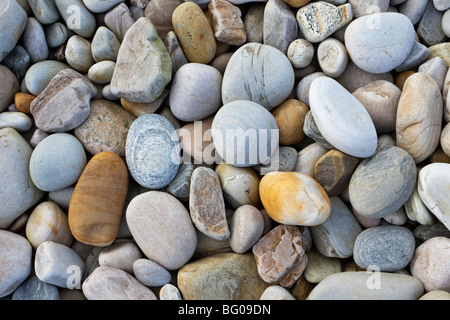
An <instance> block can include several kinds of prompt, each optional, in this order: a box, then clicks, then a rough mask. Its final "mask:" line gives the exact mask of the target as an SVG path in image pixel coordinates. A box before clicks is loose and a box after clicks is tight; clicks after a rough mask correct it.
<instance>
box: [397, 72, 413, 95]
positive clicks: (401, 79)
mask: <svg viewBox="0 0 450 320" xmlns="http://www.w3.org/2000/svg"><path fill="white" fill-rule="evenodd" d="M414 73H415V72H414V71H412V70H407V71H403V72H401V73H399V74H398V75H397V76H396V77H395V81H394V83H395V85H396V86H397V87H398V88H399V89H400V90H403V85H404V84H405V81H406V79H408V78H409V76H411V75H413V74H414Z"/></svg>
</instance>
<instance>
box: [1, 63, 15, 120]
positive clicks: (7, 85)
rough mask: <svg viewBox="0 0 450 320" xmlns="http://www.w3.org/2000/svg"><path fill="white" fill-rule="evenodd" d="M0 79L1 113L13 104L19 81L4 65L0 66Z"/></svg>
mask: <svg viewBox="0 0 450 320" xmlns="http://www.w3.org/2000/svg"><path fill="white" fill-rule="evenodd" d="M0 77H1V78H2V81H1V83H0V112H2V111H4V110H5V109H7V108H8V107H9V106H10V105H11V103H13V102H14V96H15V94H16V93H18V91H19V81H18V80H17V77H16V76H15V75H14V73H13V72H12V71H11V70H10V69H8V68H7V67H5V66H4V65H0Z"/></svg>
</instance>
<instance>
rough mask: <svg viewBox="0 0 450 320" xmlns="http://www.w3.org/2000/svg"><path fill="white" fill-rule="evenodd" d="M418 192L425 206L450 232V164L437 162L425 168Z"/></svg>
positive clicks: (421, 174)
mask: <svg viewBox="0 0 450 320" xmlns="http://www.w3.org/2000/svg"><path fill="white" fill-rule="evenodd" d="M417 191H418V192H419V196H420V198H421V199H422V202H423V203H424V204H425V206H426V207H427V208H428V209H429V210H430V211H431V213H433V214H434V215H435V216H436V218H438V219H439V220H440V221H441V222H442V223H443V224H444V225H445V226H446V227H447V228H448V229H449V230H450V164H449V163H439V162H436V163H431V164H428V165H426V166H425V167H423V168H422V169H421V170H420V171H419V179H418V185H417Z"/></svg>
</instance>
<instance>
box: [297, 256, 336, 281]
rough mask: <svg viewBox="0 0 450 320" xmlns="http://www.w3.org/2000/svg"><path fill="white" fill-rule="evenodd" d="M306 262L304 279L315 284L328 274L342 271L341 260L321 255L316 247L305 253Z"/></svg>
mask: <svg viewBox="0 0 450 320" xmlns="http://www.w3.org/2000/svg"><path fill="white" fill-rule="evenodd" d="M306 256H307V257H308V264H307V265H306V268H305V272H304V275H305V280H306V281H308V282H309V283H313V284H317V283H319V282H320V281H322V280H323V279H325V278H326V277H328V276H329V275H332V274H334V273H338V272H342V271H343V270H342V260H341V259H338V258H331V257H327V256H324V255H322V254H321V253H320V252H319V251H318V250H317V249H315V248H314V249H312V250H310V251H308V253H307V254H306Z"/></svg>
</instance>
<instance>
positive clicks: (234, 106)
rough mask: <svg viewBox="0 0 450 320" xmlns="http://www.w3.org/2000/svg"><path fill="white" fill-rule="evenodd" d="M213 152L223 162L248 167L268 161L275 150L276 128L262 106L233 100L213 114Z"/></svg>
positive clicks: (276, 143) (276, 140) (275, 123)
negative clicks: (214, 151)
mask: <svg viewBox="0 0 450 320" xmlns="http://www.w3.org/2000/svg"><path fill="white" fill-rule="evenodd" d="M211 130H212V131H211V133H212V138H213V142H214V147H215V150H216V152H217V153H218V154H219V155H220V157H221V158H222V159H224V160H225V162H226V163H228V164H231V165H234V166H237V167H249V166H254V165H257V164H260V163H263V162H265V161H267V160H268V159H270V157H271V156H272V154H273V153H274V152H276V150H277V147H278V125H277V122H276V121H275V118H274V117H273V116H272V114H271V113H270V112H269V111H268V110H267V109H265V108H264V107H263V106H261V105H259V104H257V103H255V102H252V101H247V100H235V101H232V102H229V103H227V104H225V105H224V106H223V107H221V108H220V109H219V111H217V113H216V115H215V116H214V120H213V123H212V126H211Z"/></svg>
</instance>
